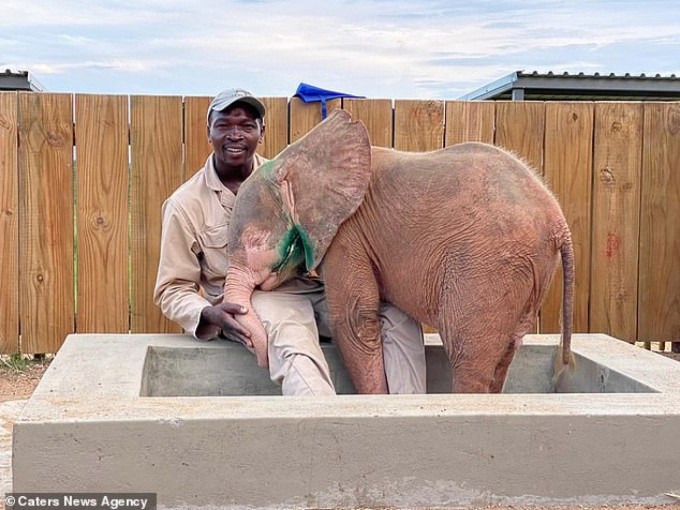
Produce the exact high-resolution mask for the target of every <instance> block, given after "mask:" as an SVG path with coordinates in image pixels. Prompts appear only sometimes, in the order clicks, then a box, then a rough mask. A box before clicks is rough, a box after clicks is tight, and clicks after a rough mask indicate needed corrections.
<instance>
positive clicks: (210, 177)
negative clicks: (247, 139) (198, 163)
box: [205, 153, 268, 195]
mask: <svg viewBox="0 0 680 510" xmlns="http://www.w3.org/2000/svg"><path fill="white" fill-rule="evenodd" d="M253 159H254V160H255V161H254V163H253V164H254V167H253V171H255V169H256V168H258V167H259V166H261V165H262V164H263V163H266V162H267V161H268V159H266V158H263V157H262V156H260V155H259V154H257V153H255V155H254V156H253ZM205 182H206V184H207V185H208V188H210V189H211V190H213V191H217V192H223V191H226V192H228V193H229V194H231V195H233V193H232V192H231V190H230V189H229V188H227V187H226V186H225V185H224V184H222V181H220V178H219V177H218V175H217V170H215V164H214V163H213V154H212V153H211V154H210V156H208V160H207V161H206V162H205Z"/></svg>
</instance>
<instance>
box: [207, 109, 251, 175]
mask: <svg viewBox="0 0 680 510" xmlns="http://www.w3.org/2000/svg"><path fill="white" fill-rule="evenodd" d="M263 134H264V126H262V121H261V120H259V119H257V116H256V114H255V112H254V111H253V110H252V109H250V108H249V107H247V106H245V107H244V106H243V105H241V104H239V103H236V104H235V105H233V106H230V107H229V108H227V109H226V110H223V111H221V112H212V114H211V116H210V126H208V140H210V145H212V149H213V151H214V153H215V160H216V161H215V163H216V165H217V166H218V168H221V169H229V168H231V167H240V166H243V165H245V164H247V163H249V162H250V161H251V160H252V158H253V154H255V149H257V145H258V144H259V143H260V141H261V140H262V135H263Z"/></svg>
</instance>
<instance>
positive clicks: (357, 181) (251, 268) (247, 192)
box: [224, 110, 371, 366]
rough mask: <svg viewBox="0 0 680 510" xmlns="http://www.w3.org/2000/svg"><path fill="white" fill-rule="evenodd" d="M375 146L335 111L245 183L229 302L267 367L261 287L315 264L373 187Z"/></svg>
mask: <svg viewBox="0 0 680 510" xmlns="http://www.w3.org/2000/svg"><path fill="white" fill-rule="evenodd" d="M370 169H371V146H370V141H369V137H368V131H367V130H366V127H365V126H364V125H363V124H362V123H361V122H359V121H352V120H351V117H350V115H349V114H348V113H347V112H346V111H344V110H335V111H334V112H333V113H331V114H330V115H329V116H328V118H327V119H326V120H325V121H323V122H322V123H320V124H319V125H317V126H316V127H315V128H314V129H312V130H311V131H310V132H309V133H308V134H307V135H306V136H304V137H303V138H302V139H301V140H299V141H298V142H296V143H294V144H292V145H290V146H289V147H287V148H286V149H285V150H283V151H282V152H281V153H280V154H279V155H278V156H277V157H276V158H275V159H273V160H271V161H269V162H267V163H265V164H264V165H262V166H261V167H259V168H258V169H257V170H256V171H255V172H254V173H253V174H252V175H251V176H250V177H249V178H248V179H247V180H246V181H245V182H244V183H243V184H242V185H241V187H240V189H239V192H238V195H237V197H236V202H235V204H234V210H233V216H232V222H231V226H230V231H229V240H228V251H229V270H228V272H227V277H226V282H225V297H224V299H225V301H231V302H234V303H239V304H242V305H244V306H246V307H247V308H248V310H249V311H248V313H247V314H246V315H241V316H237V318H238V319H239V320H240V322H241V323H242V325H243V326H244V327H246V328H247V329H248V330H249V331H250V332H251V340H252V343H253V348H254V350H255V354H256V355H257V361H258V364H259V365H261V366H267V364H268V360H267V335H266V333H265V331H264V327H263V326H262V324H261V322H260V321H259V319H258V318H257V316H256V314H255V313H254V312H253V310H252V304H251V296H252V293H253V291H254V290H255V289H256V288H258V287H259V288H261V289H262V290H271V289H274V288H275V287H277V286H278V285H280V284H282V283H283V282H285V281H287V280H289V279H291V278H292V277H293V276H295V275H296V274H297V273H298V271H300V268H302V270H303V271H311V270H313V269H315V268H316V267H317V266H318V265H319V263H320V262H321V260H322V259H323V256H324V254H325V252H326V250H327V249H328V246H329V245H330V243H331V241H332V240H333V238H334V236H335V234H336V232H337V230H338V228H339V227H340V225H341V224H342V222H343V221H345V220H346V219H347V218H349V217H350V216H351V215H352V214H353V213H354V212H355V211H356V210H357V209H358V207H359V205H360V204H361V202H362V200H363V199H364V196H365V194H366V192H367V189H368V183H369V179H370V171H371V170H370Z"/></svg>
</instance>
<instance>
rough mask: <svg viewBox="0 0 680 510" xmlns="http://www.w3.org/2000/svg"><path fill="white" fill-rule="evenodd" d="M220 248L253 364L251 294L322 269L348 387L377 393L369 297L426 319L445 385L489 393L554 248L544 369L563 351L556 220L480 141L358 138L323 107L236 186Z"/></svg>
mask: <svg viewBox="0 0 680 510" xmlns="http://www.w3.org/2000/svg"><path fill="white" fill-rule="evenodd" d="M228 249H229V257H230V267H229V270H228V273H227V279H226V284H225V301H231V302H234V303H240V304H243V305H245V306H247V307H248V308H249V310H251V311H250V312H249V313H248V314H246V315H243V316H238V317H237V318H238V319H239V320H241V321H242V324H243V325H244V326H245V327H246V328H248V329H249V330H250V331H251V335H252V338H251V339H252V341H253V346H254V350H255V353H256V354H257V356H258V362H259V363H260V364H261V365H266V363H267V348H266V342H267V338H266V333H265V332H264V329H263V327H262V325H261V323H260V322H259V319H258V318H257V316H256V314H255V313H254V312H252V306H251V303H250V299H251V295H252V292H253V290H254V289H255V288H256V287H259V288H261V289H263V290H270V289H273V288H275V287H276V286H278V285H280V284H281V283H282V282H284V281H286V280H287V279H289V278H290V277H291V276H292V275H294V274H296V272H297V271H299V270H300V267H302V269H303V271H312V270H317V271H318V272H319V273H320V274H321V276H322V277H323V279H324V280H325V284H326V297H327V301H328V307H329V313H330V318H331V328H332V331H333V335H334V336H333V338H334V341H335V342H336V343H337V345H338V348H339V349H340V352H341V353H342V356H343V359H344V362H345V365H346V366H347V369H348V371H349V373H350V375H351V377H352V380H353V382H354V385H355V387H356V388H357V390H358V391H359V392H360V393H386V392H387V383H386V379H385V371H384V365H383V353H382V343H381V338H380V325H379V322H378V306H379V302H380V301H381V300H383V301H389V302H391V303H393V304H395V305H396V306H398V307H399V308H401V309H402V310H403V311H404V312H406V313H408V314H409V315H411V316H412V317H414V318H415V319H417V320H419V321H421V322H423V323H425V324H429V325H431V326H433V327H435V328H437V329H438V331H439V333H440V335H441V338H442V342H443V345H444V349H445V351H446V353H447V356H448V358H449V360H450V363H451V367H452V374H453V381H452V391H453V392H467V393H487V392H500V391H501V390H502V388H503V384H504V382H505V378H506V375H507V370H508V367H509V365H510V362H511V361H512V359H513V356H514V354H515V351H516V350H517V348H518V347H519V345H520V344H521V341H522V337H523V336H524V335H525V334H527V333H529V332H531V331H533V330H534V327H535V324H536V318H537V314H538V310H539V308H540V306H541V304H542V302H543V300H544V298H545V295H546V292H547V290H548V288H549V285H550V282H551V279H552V276H553V274H554V272H555V269H556V267H557V265H558V264H559V261H560V258H561V260H562V268H563V275H564V280H563V296H562V315H563V321H562V335H561V349H558V355H557V357H556V370H559V371H561V370H562V369H564V368H565V367H568V366H569V365H570V364H571V363H572V362H573V358H572V353H571V348H570V345H571V324H572V313H573V312H572V309H573V289H574V255H573V246H572V241H571V234H570V231H569V228H568V226H567V222H566V220H565V218H564V215H563V213H562V210H561V209H560V207H559V204H558V203H557V200H556V199H555V198H554V196H553V195H552V194H551V193H550V191H548V189H547V188H546V187H545V185H544V184H543V183H542V182H541V180H540V179H539V177H537V176H536V175H535V174H534V172H533V171H532V170H531V169H529V168H528V167H527V165H525V164H524V163H522V162H521V161H520V160H519V159H517V158H516V157H514V156H513V155H511V154H509V153H508V152H505V151H503V150H501V149H499V148H496V147H493V146H491V145H487V144H482V143H464V144H460V145H455V146H453V147H448V148H445V149H442V150H438V151H434V152H428V153H407V152H399V151H395V150H390V149H384V148H379V147H371V145H370V141H369V136H368V132H367V130H366V127H365V126H364V125H363V124H362V123H361V122H359V121H352V119H351V117H350V115H349V114H348V113H347V112H345V111H343V110H336V111H334V112H333V113H332V114H331V115H330V116H329V117H328V118H327V119H326V120H325V121H324V122H322V123H321V124H319V125H318V126H316V127H315V128H314V129H312V130H311V131H310V132H309V133H308V134H307V135H306V136H305V137H304V138H303V139H301V140H300V141H298V142H296V143H295V144H292V145H290V146H289V147H288V148H286V149H285V150H284V151H283V152H281V154H280V155H279V156H278V157H276V158H275V159H274V160H272V161H270V162H269V163H267V164H265V165H263V166H262V167H260V168H259V169H258V170H257V171H256V172H255V173H254V174H253V175H252V176H251V177H250V178H248V180H247V181H246V182H245V183H244V184H243V185H242V186H241V188H240V190H239V193H238V196H237V199H236V204H235V206H234V215H233V220H232V225H231V227H230V237H229V242H228Z"/></svg>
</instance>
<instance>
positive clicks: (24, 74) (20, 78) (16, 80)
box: [0, 69, 45, 92]
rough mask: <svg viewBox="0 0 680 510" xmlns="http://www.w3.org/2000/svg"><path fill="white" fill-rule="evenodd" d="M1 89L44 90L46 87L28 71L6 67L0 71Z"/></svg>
mask: <svg viewBox="0 0 680 510" xmlns="http://www.w3.org/2000/svg"><path fill="white" fill-rule="evenodd" d="M0 90H32V91H34V92H43V91H44V90H45V89H44V87H43V86H42V85H41V84H40V83H39V82H38V80H36V79H35V78H34V77H33V76H32V75H29V74H28V71H19V72H13V71H11V70H9V69H5V72H0Z"/></svg>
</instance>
